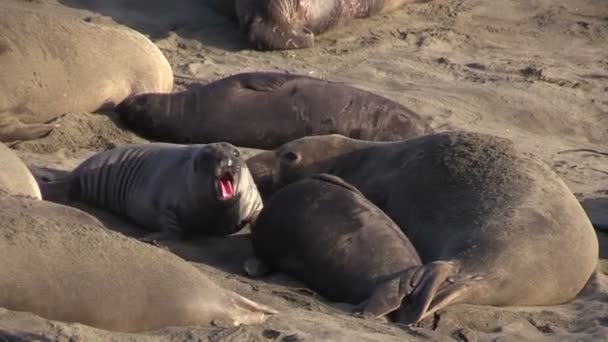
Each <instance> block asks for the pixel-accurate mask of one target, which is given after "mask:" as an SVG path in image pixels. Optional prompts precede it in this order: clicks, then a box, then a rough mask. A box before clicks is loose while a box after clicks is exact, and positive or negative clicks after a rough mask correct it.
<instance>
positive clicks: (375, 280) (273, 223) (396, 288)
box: [248, 174, 423, 316]
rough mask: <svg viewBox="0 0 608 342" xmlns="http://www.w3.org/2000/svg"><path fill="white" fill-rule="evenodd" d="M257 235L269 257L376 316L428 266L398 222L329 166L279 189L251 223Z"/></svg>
mask: <svg viewBox="0 0 608 342" xmlns="http://www.w3.org/2000/svg"><path fill="white" fill-rule="evenodd" d="M251 242H252V244H253V250H254V252H255V255H256V258H259V261H260V262H261V264H262V265H264V266H267V267H268V268H270V269H273V270H278V271H283V272H285V273H287V274H289V275H292V276H294V277H295V278H296V279H299V280H301V281H303V282H305V283H307V284H308V285H310V286H311V288H312V289H313V290H315V291H317V292H319V293H320V294H321V295H323V296H324V297H326V298H328V299H330V300H331V301H335V302H342V303H349V304H360V303H363V304H362V306H363V307H364V309H363V311H364V312H365V313H368V314H373V315H374V316H384V315H386V314H388V313H390V312H393V311H395V310H397V309H399V307H400V306H401V303H402V300H403V298H404V297H405V296H407V295H408V294H409V293H410V292H411V291H412V290H413V288H414V287H415V286H416V285H417V284H416V280H418V279H419V278H417V277H416V275H417V274H418V272H419V271H421V270H422V261H420V257H419V256H418V253H417V252H416V250H415V249H414V246H412V244H411V243H410V241H409V240H408V239H407V237H405V235H404V234H403V232H401V230H399V227H398V226H397V225H396V224H395V222H393V221H392V220H391V219H390V218H389V217H388V216H386V214H385V213H383V212H382V211H381V210H380V209H379V208H378V207H376V206H375V205H374V204H372V203H371V202H369V201H368V200H367V199H365V197H364V196H363V194H361V193H360V192H359V191H358V190H357V189H355V188H354V187H353V186H352V185H350V184H348V183H346V182H344V181H343V180H342V179H340V178H338V177H336V176H331V175H328V174H318V175H313V176H312V177H311V178H306V179H303V180H300V181H297V182H295V183H292V184H290V185H287V186H286V187H284V188H282V189H281V190H279V191H278V192H277V194H276V195H275V196H273V197H272V199H271V200H270V202H269V203H267V205H266V206H265V207H264V209H263V210H262V212H261V213H260V216H259V219H258V220H257V221H256V224H255V225H254V226H253V227H252V228H251ZM255 261H256V259H251V260H249V261H248V263H249V264H251V263H252V262H255ZM258 267H260V266H258ZM261 268H262V269H264V268H265V267H261ZM250 273H252V272H250ZM261 274H263V273H258V274H255V273H253V274H252V275H261ZM405 305H407V303H405ZM421 307H423V306H420V308H421Z"/></svg>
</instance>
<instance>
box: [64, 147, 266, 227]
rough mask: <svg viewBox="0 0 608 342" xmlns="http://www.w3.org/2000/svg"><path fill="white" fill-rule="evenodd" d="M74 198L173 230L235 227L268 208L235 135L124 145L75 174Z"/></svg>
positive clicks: (71, 188)
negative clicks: (227, 139)
mask: <svg viewBox="0 0 608 342" xmlns="http://www.w3.org/2000/svg"><path fill="white" fill-rule="evenodd" d="M67 182H68V183H69V190H68V192H69V194H68V198H69V200H76V201H82V202H84V203H89V204H92V205H94V206H97V207H101V208H104V209H108V210H109V211H110V212H113V213H115V214H117V215H121V216H123V217H126V218H128V219H130V220H131V221H132V222H134V223H136V224H138V225H140V226H142V227H144V228H146V229H149V230H152V231H156V232H160V233H161V234H158V235H159V236H158V238H161V237H162V236H165V238H168V237H170V236H173V237H184V238H187V237H190V236H194V235H200V234H209V235H229V234H232V233H235V232H237V231H239V230H240V229H241V228H242V227H243V226H244V225H245V224H247V223H249V222H251V221H253V220H255V218H256V217H257V215H258V213H259V212H260V210H262V207H263V205H262V200H261V198H260V194H259V193H258V191H257V188H256V185H255V183H254V181H253V178H252V177H251V173H249V170H248V169H247V164H245V161H244V160H243V159H242V158H241V155H240V152H239V150H238V149H237V148H236V147H234V146H232V145H230V144H228V143H223V142H219V143H213V144H208V145H176V144H168V143H152V144H132V145H124V146H121V147H117V148H114V149H110V150H107V151H103V152H100V153H97V154H95V155H93V156H91V157H90V158H88V159H86V160H85V161H83V162H82V163H81V164H80V165H78V166H77V167H76V168H75V169H74V170H73V171H72V172H71V173H70V174H69V176H68V179H67Z"/></svg>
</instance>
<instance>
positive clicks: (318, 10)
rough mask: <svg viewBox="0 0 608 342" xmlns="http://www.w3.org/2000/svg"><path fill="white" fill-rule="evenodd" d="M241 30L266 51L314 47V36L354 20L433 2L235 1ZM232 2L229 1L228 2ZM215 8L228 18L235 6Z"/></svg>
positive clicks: (375, 0)
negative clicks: (411, 5)
mask: <svg viewBox="0 0 608 342" xmlns="http://www.w3.org/2000/svg"><path fill="white" fill-rule="evenodd" d="M235 1H236V3H235V5H236V6H235V7H233V8H234V9H235V10H236V15H232V14H231V15H227V16H228V17H230V18H234V17H236V18H238V21H239V26H240V27H241V30H242V31H243V32H244V33H246V34H247V36H248V38H249V41H250V42H251V43H253V44H254V45H255V47H256V48H258V49H262V50H286V49H301V48H308V47H312V46H313V44H314V35H315V34H320V33H323V32H325V31H327V30H329V29H331V28H333V27H335V26H337V25H338V24H340V23H342V22H345V21H348V20H349V19H354V18H368V17H371V16H373V15H378V14H383V13H388V12H390V11H393V10H396V9H397V8H399V7H401V6H403V5H405V4H408V3H415V2H428V1H430V0H232V2H235ZM224 2H225V3H228V1H224ZM212 6H213V7H215V8H216V9H217V10H218V11H219V12H220V13H223V14H224V15H226V14H227V13H226V12H228V11H229V10H230V9H231V7H229V6H227V5H226V4H224V5H221V6H220V5H218V4H217V1H212Z"/></svg>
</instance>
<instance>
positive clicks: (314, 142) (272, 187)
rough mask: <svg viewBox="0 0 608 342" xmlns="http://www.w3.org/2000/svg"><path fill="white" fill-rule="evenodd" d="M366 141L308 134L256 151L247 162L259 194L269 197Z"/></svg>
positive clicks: (327, 167) (332, 163)
mask: <svg viewBox="0 0 608 342" xmlns="http://www.w3.org/2000/svg"><path fill="white" fill-rule="evenodd" d="M368 145H369V142H366V141H363V140H356V139H351V138H348V137H345V136H343V135H340V134H328V135H317V136H309V137H304V138H300V139H296V140H293V141H290V142H288V143H286V144H283V145H282V146H280V147H279V148H277V149H276V150H273V151H267V152H262V153H259V154H257V155H256V156H254V157H251V158H250V159H248V160H247V166H248V167H249V169H250V170H251V174H252V175H253V178H254V179H255V182H256V184H257V186H258V189H259V190H260V192H261V194H262V196H263V197H264V198H268V197H269V196H271V195H272V193H274V192H276V191H277V190H278V189H280V188H281V187H283V186H285V185H287V184H289V183H292V182H295V181H297V180H300V179H303V178H307V177H310V176H311V175H313V174H316V173H320V172H328V171H331V170H332V169H333V167H334V166H335V165H336V162H337V160H339V158H341V157H342V156H344V155H346V154H348V153H351V152H354V151H356V150H359V149H360V148H362V147H366V146H368Z"/></svg>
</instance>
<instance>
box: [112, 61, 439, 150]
mask: <svg viewBox="0 0 608 342" xmlns="http://www.w3.org/2000/svg"><path fill="white" fill-rule="evenodd" d="M117 111H118V112H119V113H120V119H121V121H122V122H123V123H124V124H125V125H126V126H127V127H129V128H130V129H132V130H134V131H135V132H137V133H139V134H141V135H144V136H146V137H149V138H152V139H155V140H159V141H164V142H172V143H210V142H215V141H226V142H229V143H232V144H234V145H236V146H246V147H253V148H260V149H272V148H276V147H278V146H280V145H281V144H284V143H286V142H288V141H291V140H294V139H297V138H301V137H305V136H310V135H321V134H330V133H339V134H342V135H345V136H349V137H351V138H356V139H364V140H372V141H396V140H403V139H409V138H412V137H416V136H419V135H424V134H429V133H432V132H433V130H432V129H431V127H429V125H428V124H427V123H426V121H425V120H423V119H422V118H421V117H420V116H419V115H418V114H416V113H414V112H413V111H411V110H409V109H408V108H406V107H404V106H403V105H401V104H399V103H397V102H395V101H392V100H390V99H388V98H385V97H382V96H379V95H376V94H373V93H370V92H367V91H364V90H361V89H358V88H355V87H351V86H348V85H346V84H343V83H339V82H331V81H325V80H321V79H316V78H312V77H307V76H300V75H289V74H283V73H275V72H252V73H241V74H236V75H233V76H230V77H226V78H224V79H220V80H217V81H214V82H211V83H208V84H195V85H192V86H191V87H190V89H187V90H184V91H181V92H177V93H172V94H160V93H151V94H141V95H136V96H132V97H129V98H127V99H126V100H125V101H123V102H122V103H121V104H120V105H119V106H118V107H117Z"/></svg>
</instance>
